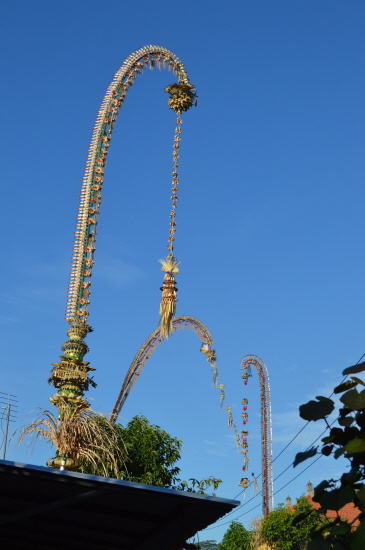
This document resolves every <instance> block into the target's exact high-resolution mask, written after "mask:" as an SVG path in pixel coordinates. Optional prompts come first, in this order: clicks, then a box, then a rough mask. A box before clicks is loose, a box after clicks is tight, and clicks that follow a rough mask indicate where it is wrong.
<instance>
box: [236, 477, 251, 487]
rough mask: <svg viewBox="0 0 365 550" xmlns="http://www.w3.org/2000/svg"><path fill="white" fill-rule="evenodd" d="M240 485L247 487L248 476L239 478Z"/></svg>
mask: <svg viewBox="0 0 365 550" xmlns="http://www.w3.org/2000/svg"><path fill="white" fill-rule="evenodd" d="M238 485H240V486H241V487H243V489H247V487H248V486H249V481H248V478H247V477H243V478H242V479H241V481H240V482H239V484H238Z"/></svg>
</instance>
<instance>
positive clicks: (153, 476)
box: [82, 415, 182, 487]
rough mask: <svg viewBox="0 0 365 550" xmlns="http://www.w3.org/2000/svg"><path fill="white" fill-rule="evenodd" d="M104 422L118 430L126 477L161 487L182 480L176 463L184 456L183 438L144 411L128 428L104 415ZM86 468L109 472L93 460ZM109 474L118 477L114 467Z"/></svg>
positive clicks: (94, 472)
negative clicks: (153, 422) (112, 421)
mask: <svg viewBox="0 0 365 550" xmlns="http://www.w3.org/2000/svg"><path fill="white" fill-rule="evenodd" d="M100 422H101V423H102V425H103V428H104V430H105V431H113V432H115V433H116V435H117V438H118V442H119V445H120V448H121V449H123V451H124V456H125V460H124V465H121V468H120V469H121V470H122V471H123V479H124V480H126V481H135V482H137V483H145V484H146V485H156V486H157V487H172V486H174V485H175V484H176V483H177V482H179V481H180V480H179V479H178V478H177V475H178V474H179V472H180V468H178V467H177V466H175V463H176V462H177V461H178V460H179V459H180V451H181V446H182V441H180V440H178V439H176V438H175V437H171V436H170V435H169V434H168V433H167V432H165V431H164V430H162V429H161V428H160V427H159V426H156V425H154V424H150V423H149V421H148V420H147V418H145V417H144V416H142V415H139V416H134V417H133V418H132V420H131V421H130V422H128V424H127V426H126V427H125V428H124V427H123V426H122V425H121V424H114V425H112V424H110V423H109V422H107V421H106V420H105V419H104V418H102V417H101V418H100ZM122 466H123V468H122ZM82 471H83V472H85V473H90V474H96V475H105V474H103V473H101V472H100V471H99V470H98V469H97V468H95V466H94V465H93V464H90V463H85V462H84V463H83V466H82ZM108 475H110V477H114V473H113V471H111V470H110V471H109V472H108Z"/></svg>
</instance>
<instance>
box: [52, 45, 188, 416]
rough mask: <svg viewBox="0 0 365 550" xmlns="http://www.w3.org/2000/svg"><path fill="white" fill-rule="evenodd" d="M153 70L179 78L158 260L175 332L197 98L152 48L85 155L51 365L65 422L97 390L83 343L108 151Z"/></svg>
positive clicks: (172, 63) (173, 92)
mask: <svg viewBox="0 0 365 550" xmlns="http://www.w3.org/2000/svg"><path fill="white" fill-rule="evenodd" d="M155 66H156V67H158V68H164V67H167V68H168V69H169V70H171V71H172V72H173V73H174V74H175V75H176V77H177V82H176V83H174V84H170V85H169V86H167V87H166V88H165V91H166V92H167V93H168V94H169V99H168V106H169V108H170V109H172V110H173V111H175V113H176V116H177V118H176V128H175V135H174V142H173V153H172V158H173V171H172V196H171V201H172V206H171V212H170V222H169V235H168V244H167V249H168V255H167V257H166V258H164V259H162V260H159V261H160V262H161V264H162V271H164V273H165V275H164V281H163V285H162V287H161V290H162V297H161V302H160V319H161V321H160V327H161V336H162V337H163V338H167V337H168V335H169V333H170V331H171V328H172V317H173V316H174V315H175V310H176V292H177V288H176V286H175V275H176V274H177V273H178V264H179V261H178V260H177V259H176V258H175V256H174V241H175V232H176V217H175V216H176V205H177V191H178V183H179V177H178V166H179V161H178V159H179V143H180V139H181V123H182V118H181V116H182V113H183V112H184V111H187V110H188V109H189V108H190V107H191V106H192V105H193V104H194V103H195V101H196V94H195V90H194V86H193V85H192V84H191V83H190V81H189V78H188V75H187V73H186V70H185V67H184V65H183V64H182V63H181V61H180V60H179V59H178V58H177V57H176V56H175V55H174V54H173V53H172V52H170V51H169V50H167V49H166V48H162V47H161V46H154V45H149V46H144V47H143V48H140V49H139V50H137V51H136V52H134V53H132V54H131V55H129V56H128V57H127V58H126V60H125V61H124V63H123V64H122V66H121V67H120V69H119V70H118V71H117V72H116V73H115V76H114V78H113V80H112V82H111V83H110V85H109V86H108V88H107V91H106V94H105V97H104V99H103V102H102V104H101V107H100V109H99V112H98V116H97V119H96V122H95V126H94V131H93V134H92V138H91V143H90V147H89V151H88V155H87V162H86V169H85V173H84V177H83V180H82V185H81V193H80V205H79V211H78V215H77V219H76V228H75V240H74V248H73V254H72V263H71V270H70V282H69V290H68V299H67V307H66V320H67V322H68V324H69V329H68V330H67V336H68V340H67V341H66V342H65V343H64V344H63V345H62V351H63V354H62V355H61V356H60V362H58V363H54V364H53V367H54V368H53V369H52V371H51V376H50V378H49V382H50V383H51V384H52V385H53V386H54V387H55V388H56V389H57V393H56V394H55V395H53V397H51V398H50V401H51V403H52V404H53V405H55V406H56V407H57V408H58V411H59V418H60V419H61V420H62V418H63V417H64V414H65V412H66V411H67V413H68V414H71V413H72V411H76V410H77V409H79V408H80V407H85V406H87V405H88V401H87V399H86V398H85V397H84V393H85V392H86V391H87V390H88V389H89V386H90V385H91V386H95V385H96V384H95V382H94V381H93V379H92V378H91V377H90V373H91V372H92V371H94V370H95V369H94V368H92V367H91V366H90V364H89V363H88V362H87V361H84V356H85V355H86V353H87V352H88V346H87V344H86V343H85V338H86V336H87V334H88V333H89V332H91V330H92V329H91V327H90V325H89V324H88V316H89V304H90V286H91V275H92V269H93V264H94V253H95V248H96V234H97V233H96V226H97V223H98V217H99V213H100V204H101V191H102V186H103V181H104V169H105V165H106V160H107V155H108V147H109V144H110V139H111V136H112V132H113V128H114V124H115V121H116V119H117V116H118V113H119V109H120V107H121V105H122V104H123V102H124V99H125V97H126V94H127V92H128V90H129V88H130V87H131V86H132V84H133V82H134V80H135V78H136V77H137V75H139V74H141V73H142V72H143V70H144V69H145V68H146V67H147V68H150V69H153V68H154V67H155Z"/></svg>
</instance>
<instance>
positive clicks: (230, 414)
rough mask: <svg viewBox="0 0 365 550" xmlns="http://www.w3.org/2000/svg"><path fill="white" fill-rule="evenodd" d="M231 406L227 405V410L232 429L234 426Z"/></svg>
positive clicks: (229, 428) (229, 426)
mask: <svg viewBox="0 0 365 550" xmlns="http://www.w3.org/2000/svg"><path fill="white" fill-rule="evenodd" d="M231 410H232V409H231V407H228V405H227V407H226V411H227V413H228V430H231V429H232V426H233V416H232V413H231Z"/></svg>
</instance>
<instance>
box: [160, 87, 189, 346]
mask: <svg viewBox="0 0 365 550" xmlns="http://www.w3.org/2000/svg"><path fill="white" fill-rule="evenodd" d="M165 92H167V93H168V94H170V97H169V99H168V101H167V103H168V106H169V108H170V109H172V110H173V111H175V113H176V114H177V118H176V128H175V135H174V143H173V146H172V159H173V170H172V188H171V191H172V195H171V212H170V229H169V236H168V239H167V242H168V244H167V247H166V248H167V250H168V251H169V254H168V256H167V257H166V258H164V259H162V260H159V262H160V263H161V264H162V268H161V271H164V272H165V273H166V275H165V276H164V280H163V285H162V287H161V288H160V290H162V297H161V302H160V325H161V336H162V338H168V336H169V334H170V332H171V329H172V317H173V316H174V315H175V313H176V302H177V295H176V293H177V288H176V286H175V283H176V281H175V275H176V274H177V273H179V270H178V267H177V266H178V265H179V263H180V262H179V261H178V260H177V259H176V258H175V256H174V241H175V233H176V220H175V216H176V205H177V200H178V196H177V191H178V189H179V187H178V184H179V174H178V168H179V148H180V145H179V143H180V140H181V137H180V134H181V124H182V119H181V113H182V112H183V111H187V110H188V109H190V107H191V106H192V105H193V104H194V103H195V102H196V97H197V96H196V93H195V92H194V86H192V85H191V84H188V83H185V82H178V83H176V84H170V85H169V86H166V88H165Z"/></svg>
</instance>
